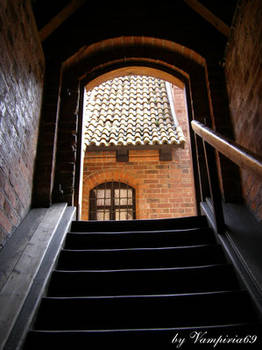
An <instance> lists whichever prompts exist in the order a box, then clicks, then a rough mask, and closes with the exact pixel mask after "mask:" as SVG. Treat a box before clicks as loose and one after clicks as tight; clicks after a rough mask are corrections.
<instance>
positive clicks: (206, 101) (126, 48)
mask: <svg viewBox="0 0 262 350" xmlns="http://www.w3.org/2000/svg"><path fill="white" fill-rule="evenodd" d="M123 72H126V73H128V74H130V73H137V72H140V74H143V72H145V74H149V73H150V75H153V76H157V77H160V78H163V77H165V79H167V80H168V81H170V82H172V81H173V83H174V84H175V85H177V84H180V86H181V85H184V90H185V92H186V104H187V110H188V119H189V121H190V120H192V119H195V120H199V121H202V122H203V121H204V122H205V124H206V125H208V126H212V127H215V124H216V123H215V118H214V114H213V105H212V101H211V92H212V91H210V86H209V83H208V75H207V67H206V62H205V59H204V58H203V57H201V56H200V55H198V54H197V53H195V52H194V51H192V50H190V49H188V48H185V47H183V46H181V45H178V44H176V43H173V42H170V41H168V40H160V39H156V38H149V37H121V38H114V39H110V40H104V41H102V42H98V43H96V44H93V45H90V46H89V47H87V48H85V47H84V48H83V49H81V50H80V51H79V52H77V53H76V54H75V55H74V56H72V57H71V58H70V59H68V60H67V61H66V62H65V63H64V64H63V69H62V75H61V77H62V81H61V101H60V110H59V115H60V125H59V132H58V147H57V162H56V171H55V174H56V176H55V185H54V191H53V193H54V199H55V200H57V199H58V198H59V200H63V201H67V202H68V203H70V204H74V205H77V206H78V205H79V184H80V173H81V169H79V165H80V164H81V161H80V160H81V151H80V147H79V145H80V144H81V136H80V134H79V130H81V128H82V125H81V113H82V111H81V108H82V107H81V106H82V100H83V87H84V86H90V87H92V86H94V85H95V84H97V83H98V82H102V81H104V80H105V79H108V78H113V77H116V76H120V75H122V74H123ZM213 93H214V91H213ZM72 116H73V117H72ZM189 133H190V136H191V138H190V139H191V146H192V152H193V157H192V161H193V169H194V179H195V185H196V186H195V189H196V199H197V203H199V202H200V200H201V199H202V198H201V194H200V192H202V193H203V192H205V188H203V186H204V187H205V186H208V185H207V184H205V183H204V184H202V187H201V189H200V185H199V180H198V178H197V174H196V169H197V164H196V158H197V147H198V146H199V147H201V145H196V143H195V140H194V138H193V137H192V132H191V129H189ZM65 136H66V138H67V139H66V140H65ZM65 144H66V146H67V147H64V146H65ZM199 163H200V169H198V170H199V171H200V172H201V168H204V167H205V164H204V161H203V160H201V159H200V161H199ZM219 164H221V162H220V163H219ZM223 171H224V169H223V168H222V167H221V168H220V173H221V174H222V173H223ZM227 171H228V169H227ZM222 178H223V179H224V177H222V176H220V180H221V184H220V185H221V189H222V190H223V189H224V186H225V185H226V183H225V182H224V180H223V181H222ZM60 189H61V190H62V191H60ZM200 190H201V191H200ZM59 191H60V192H59ZM231 192H232V191H231ZM199 210H200V208H199V206H198V212H199Z"/></svg>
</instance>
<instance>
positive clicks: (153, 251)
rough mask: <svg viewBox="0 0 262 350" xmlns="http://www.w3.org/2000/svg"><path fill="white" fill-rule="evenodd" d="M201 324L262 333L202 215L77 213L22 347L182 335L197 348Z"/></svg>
mask: <svg viewBox="0 0 262 350" xmlns="http://www.w3.org/2000/svg"><path fill="white" fill-rule="evenodd" d="M202 331H203V332H207V333H205V334H206V335H205V336H206V337H209V338H210V337H213V338H214V337H217V338H218V337H219V336H222V337H223V339H225V338H226V339H228V337H233V338H235V339H236V338H240V337H242V336H243V337H245V336H247V335H252V336H255V337H258V339H256V344H258V343H259V342H260V339H259V322H258V317H257V315H256V312H255V309H254V306H253V303H252V301H251V298H250V296H249V294H248V293H247V291H246V290H245V289H244V288H243V287H242V285H241V283H240V282H239V281H238V279H237V276H236V273H235V271H234V268H233V266H232V265H231V264H230V263H229V262H228V261H227V259H226V257H225V254H224V252H223V249H222V247H221V246H220V245H219V244H218V243H217V242H216V239H215V235H214V233H213V232H212V230H211V229H210V228H209V227H208V224H207V220H206V218H205V217H203V216H202V217H190V218H182V219H160V220H135V221H120V222H116V221H115V222H112V221H111V222H92V221H90V222H83V221H82V222H81V221H78V222H77V221H75V222H73V223H72V226H71V229H70V232H69V233H68V234H67V236H66V239H65V244H64V247H63V249H62V250H61V252H60V254H59V257H58V260H57V264H56V267H55V269H54V271H53V272H52V274H51V277H50V281H49V284H48V288H47V290H46V293H45V295H44V296H43V297H42V299H41V302H40V306H39V309H38V311H37V315H36V318H35V320H34V322H33V324H32V327H31V329H30V331H29V332H28V334H27V337H26V340H25V343H24V347H23V348H24V349H57V348H61V349H72V348H77V349H100V348H102V347H104V346H111V347H112V346H114V347H116V346H119V347H120V346H121V347H122V348H123V347H124V346H127V344H128V346H135V345H136V346H140V348H142V347H143V346H147V347H150V346H151V345H155V346H157V348H161V349H163V348H165V347H166V345H175V344H176V342H178V337H179V338H181V339H184V343H183V348H191V347H192V348H194V349H195V348H196V345H197V344H194V338H193V334H195V333H194V332H202ZM252 339H253V340H254V339H255V338H252ZM252 339H251V338H250V342H252ZM176 345H178V343H177V344H176ZM201 345H203V344H200V346H201ZM206 345H208V346H210V344H206ZM236 345H238V344H236ZM230 346H233V344H230Z"/></svg>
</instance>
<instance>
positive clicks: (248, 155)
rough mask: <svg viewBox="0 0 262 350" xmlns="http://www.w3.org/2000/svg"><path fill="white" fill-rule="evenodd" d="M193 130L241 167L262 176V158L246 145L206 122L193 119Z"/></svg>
mask: <svg viewBox="0 0 262 350" xmlns="http://www.w3.org/2000/svg"><path fill="white" fill-rule="evenodd" d="M191 125H192V128H193V130H194V131H195V133H196V134H197V135H199V136H200V137H201V138H203V139H204V140H205V141H206V142H207V143H209V144H210V145H211V146H213V147H214V148H215V149H216V150H217V151H219V152H220V153H222V154H223V155H224V156H226V157H227V158H229V159H230V160H232V161H233V162H234V163H236V164H237V165H239V166H240V167H241V168H247V169H250V170H252V171H253V172H255V173H256V174H257V175H259V176H262V158H259V157H258V156H257V155H254V154H253V153H252V152H250V151H248V150H247V149H245V148H244V147H241V146H239V145H238V144H237V143H235V142H234V141H231V140H229V139H227V138H226V137H224V136H222V135H221V134H219V133H218V132H216V131H214V130H212V129H210V128H208V127H207V126H205V125H204V124H202V123H200V122H198V121H196V120H193V121H191Z"/></svg>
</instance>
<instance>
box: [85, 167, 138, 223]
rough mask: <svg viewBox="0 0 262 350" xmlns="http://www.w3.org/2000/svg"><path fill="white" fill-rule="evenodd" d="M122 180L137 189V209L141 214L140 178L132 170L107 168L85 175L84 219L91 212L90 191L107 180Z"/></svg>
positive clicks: (86, 218)
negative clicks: (139, 201)
mask: <svg viewBox="0 0 262 350" xmlns="http://www.w3.org/2000/svg"><path fill="white" fill-rule="evenodd" d="M113 181H116V182H121V183H125V184H127V185H128V186H130V187H132V188H133V189H134V190H135V193H136V197H135V199H136V203H135V206H136V211H137V213H138V215H139V210H140V208H139V203H138V200H139V198H140V195H141V194H140V186H139V185H140V179H139V178H137V177H136V176H135V174H132V172H130V171H128V172H127V171H125V170H122V171H121V172H120V171H119V170H109V171H108V170H107V171H103V170H101V171H96V172H94V173H92V174H91V175H89V176H84V178H83V193H82V200H83V202H82V219H83V220H88V213H89V205H90V203H89V195H90V191H91V190H92V189H93V188H95V187H97V186H99V185H101V184H103V183H107V182H113Z"/></svg>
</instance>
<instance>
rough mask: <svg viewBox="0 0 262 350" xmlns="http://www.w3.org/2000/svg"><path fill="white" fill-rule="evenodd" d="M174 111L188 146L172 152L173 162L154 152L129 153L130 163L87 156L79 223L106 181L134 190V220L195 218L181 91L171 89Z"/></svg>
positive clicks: (106, 154)
mask: <svg viewBox="0 0 262 350" xmlns="http://www.w3.org/2000/svg"><path fill="white" fill-rule="evenodd" d="M174 95H175V104H176V106H175V110H176V114H177V119H178V121H179V123H180V126H181V127H182V129H183V132H184V135H185V136H186V139H187V142H186V145H185V148H184V149H182V148H177V149H175V150H174V151H173V160H172V161H159V154H158V151H157V150H150V148H149V149H148V150H130V152H129V162H126V163H121V162H117V161H116V156H115V152H86V156H85V162H84V176H83V177H84V180H83V202H82V219H83V220H88V211H89V192H90V190H91V189H92V188H94V187H95V186H97V185H99V184H101V183H103V182H107V181H121V182H124V183H127V184H128V185H130V186H132V187H133V188H135V190H136V214H137V219H151V218H168V217H182V216H191V215H196V204H195V192H194V182H193V175H192V165H191V164H192V163H191V152H190V143H189V139H188V121H187V114H186V107H185V96H184V90H182V89H179V88H176V87H174Z"/></svg>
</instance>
